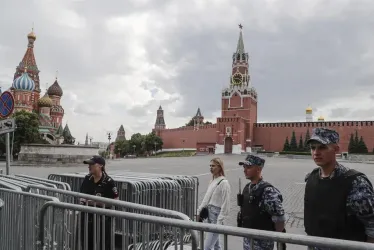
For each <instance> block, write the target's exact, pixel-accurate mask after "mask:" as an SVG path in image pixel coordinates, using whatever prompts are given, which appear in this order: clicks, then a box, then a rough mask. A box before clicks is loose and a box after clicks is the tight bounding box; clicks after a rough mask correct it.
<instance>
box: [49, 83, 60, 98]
mask: <svg viewBox="0 0 374 250" xmlns="http://www.w3.org/2000/svg"><path fill="white" fill-rule="evenodd" d="M62 94H63V91H62V88H61V87H60V84H58V82H57V79H56V80H55V82H54V83H53V84H52V85H51V87H49V88H48V95H50V96H51V95H56V96H62Z"/></svg>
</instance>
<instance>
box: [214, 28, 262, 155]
mask: <svg viewBox="0 0 374 250" xmlns="http://www.w3.org/2000/svg"><path fill="white" fill-rule="evenodd" d="M239 29H240V31H239V39H238V43H237V46H236V51H235V52H234V53H233V56H232V69H231V75H230V78H229V84H228V87H226V88H224V89H223V90H222V97H221V98H222V105H221V117H220V118H217V144H216V151H215V153H216V154H219V153H226V154H227V153H233V154H240V153H242V152H248V151H251V146H252V144H251V143H252V140H253V124H254V123H256V122H257V92H256V90H255V89H254V88H253V87H252V84H251V77H250V74H249V55H248V53H247V52H246V51H245V48H244V41H243V26H242V25H241V24H240V25H239Z"/></svg>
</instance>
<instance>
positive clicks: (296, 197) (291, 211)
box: [0, 155, 374, 249]
mask: <svg viewBox="0 0 374 250" xmlns="http://www.w3.org/2000/svg"><path fill="white" fill-rule="evenodd" d="M212 157H213V156H196V157H186V158H153V159H140V158H139V159H120V160H111V161H109V162H108V164H107V165H108V166H107V169H108V171H110V170H121V169H123V170H127V171H129V170H130V171H134V172H147V173H150V172H152V173H167V174H185V175H195V176H198V177H199V203H200V202H201V201H202V199H203V197H204V194H205V191H206V189H207V187H208V184H209V181H210V180H211V178H212V177H211V174H210V173H209V161H210V159H211V158H212ZM220 157H221V158H222V159H223V161H224V164H225V172H226V177H227V179H228V180H229V182H230V185H231V192H232V195H231V212H230V218H229V219H228V222H227V224H228V225H232V226H236V214H237V212H238V209H239V208H238V207H237V205H236V194H237V193H238V190H239V181H238V180H239V178H241V180H242V181H241V182H242V187H241V188H243V187H244V185H245V184H246V183H247V181H246V180H245V179H244V178H243V169H242V167H240V166H238V162H239V160H241V159H243V158H244V156H243V155H242V156H238V155H231V156H230V155H223V156H220ZM343 164H344V165H346V166H348V167H351V168H355V169H357V170H360V171H362V172H364V173H366V174H367V175H368V176H369V178H370V179H371V180H372V177H373V176H374V166H373V165H371V164H361V163H347V162H344V163H343ZM314 167H315V165H314V163H313V161H312V160H307V159H294V160H292V159H287V158H266V164H265V168H264V170H263V177H264V179H266V180H267V181H269V182H270V183H272V184H273V185H274V186H276V187H277V188H278V189H279V190H280V191H281V192H282V194H283V198H284V202H283V204H284V208H285V211H286V213H287V215H288V220H287V225H286V229H287V231H288V232H290V233H295V234H304V223H303V195H304V187H305V185H304V177H305V175H306V174H307V173H308V172H310V171H311V170H312V169H313V168H314ZM0 169H3V170H4V172H5V166H4V163H0ZM84 171H87V167H86V166H84V165H83V164H82V165H76V166H70V167H66V166H64V167H58V166H57V167H49V168H46V167H15V166H14V167H11V174H19V173H22V174H28V175H33V176H38V177H47V176H48V174H51V173H66V172H84ZM372 181H373V180H372ZM229 249H241V239H240V238H236V237H231V238H229ZM287 249H306V248H305V247H301V246H288V248H287Z"/></svg>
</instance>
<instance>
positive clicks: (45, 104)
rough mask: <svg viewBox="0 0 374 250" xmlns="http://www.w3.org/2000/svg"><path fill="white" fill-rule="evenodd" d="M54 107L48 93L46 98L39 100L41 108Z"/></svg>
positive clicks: (45, 95)
mask: <svg viewBox="0 0 374 250" xmlns="http://www.w3.org/2000/svg"><path fill="white" fill-rule="evenodd" d="M52 105H53V102H52V99H51V98H49V96H48V94H47V93H45V94H44V96H43V97H42V98H40V99H39V100H38V106H39V107H52Z"/></svg>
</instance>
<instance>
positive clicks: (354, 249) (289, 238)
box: [37, 201, 374, 250]
mask: <svg viewBox="0 0 374 250" xmlns="http://www.w3.org/2000/svg"><path fill="white" fill-rule="evenodd" d="M49 208H53V213H56V211H58V210H63V211H65V212H66V211H69V212H75V213H90V214H95V215H98V216H108V217H116V218H119V219H122V220H136V221H140V222H143V223H148V224H149V223H152V224H158V225H163V226H172V227H174V228H175V229H179V232H180V235H179V237H178V238H183V234H184V232H185V231H186V230H198V231H200V235H201V236H203V234H204V232H213V233H218V234H223V235H224V244H223V249H225V250H228V236H229V235H230V236H239V237H246V238H250V239H260V240H270V241H275V242H282V243H290V244H296V245H303V246H314V247H321V248H330V249H346V250H369V249H374V245H373V244H369V243H363V242H353V241H346V240H337V239H329V238H321V237H312V236H304V235H294V234H289V233H278V232H270V231H262V230H254V229H245V228H237V227H231V226H223V225H213V224H208V223H198V222H192V221H184V220H176V219H170V218H160V217H156V216H151V215H141V214H135V213H129V212H122V211H114V210H107V209H101V208H96V207H88V206H80V205H75V204H68V203H62V202H54V201H51V202H47V203H45V204H44V206H43V207H42V208H41V210H40V216H39V228H43V227H44V226H45V223H46V218H49V217H48V216H46V213H47V212H48V211H49V210H50V209H49ZM47 222H48V223H51V222H50V221H47ZM52 228H53V227H52ZM160 230H162V227H161V228H160ZM44 234H45V230H39V234H38V242H37V244H38V250H50V248H46V246H45V242H44V239H45V235H44ZM203 240H204V237H200V247H201V249H203V248H204V245H203V244H204V242H203ZM94 243H95V242H94ZM148 243H149V242H148ZM180 243H181V244H180V245H179V249H181V250H183V240H182V241H180ZM95 246H97V245H95ZM175 249H177V246H175ZM192 249H193V250H196V249H197V248H196V246H194V247H193V248H192Z"/></svg>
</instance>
